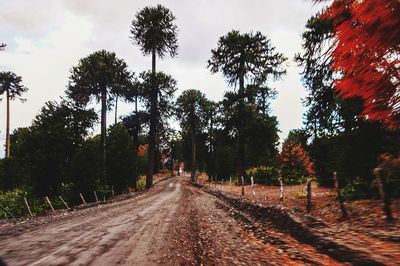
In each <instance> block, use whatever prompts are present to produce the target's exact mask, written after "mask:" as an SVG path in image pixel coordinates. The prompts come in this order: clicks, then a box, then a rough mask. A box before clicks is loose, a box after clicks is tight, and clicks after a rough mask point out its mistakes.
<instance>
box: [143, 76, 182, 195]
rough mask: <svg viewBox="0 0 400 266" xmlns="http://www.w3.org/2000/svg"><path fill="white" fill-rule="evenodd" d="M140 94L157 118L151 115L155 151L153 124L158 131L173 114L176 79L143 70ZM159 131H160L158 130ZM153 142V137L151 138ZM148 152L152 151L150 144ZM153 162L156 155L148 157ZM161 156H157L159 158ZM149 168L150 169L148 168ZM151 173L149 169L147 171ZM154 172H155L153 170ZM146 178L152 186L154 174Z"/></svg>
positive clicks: (145, 106)
mask: <svg viewBox="0 0 400 266" xmlns="http://www.w3.org/2000/svg"><path fill="white" fill-rule="evenodd" d="M137 86H138V94H139V97H140V98H141V100H142V102H143V103H144V108H145V110H146V111H147V112H148V113H150V115H151V116H154V117H155V118H156V119H155V120H154V121H153V122H152V121H151V117H150V138H151V137H154V139H153V140H154V143H153V145H154V146H153V152H154V151H155V145H156V139H155V135H154V136H152V135H151V129H152V127H151V125H152V123H153V129H157V132H158V131H159V130H160V129H161V125H162V123H163V122H165V123H166V120H167V119H168V118H170V117H171V116H172V115H173V108H172V103H173V101H172V99H173V97H174V93H175V91H176V81H175V80H174V79H173V78H172V77H171V76H169V75H167V74H164V73H162V72H158V73H155V74H153V73H152V72H150V71H148V72H142V73H140V75H139V80H138V83H137ZM158 133H159V132H158ZM149 143H150V144H151V139H150V140H149ZM148 153H150V145H149V150H148ZM148 159H149V160H153V161H152V162H150V161H149V162H148V167H149V165H151V167H153V166H154V155H153V156H152V157H150V156H149V157H148ZM158 159H159V158H157V160H158ZM147 170H149V169H147ZM147 173H148V174H149V171H148V172H147ZM151 173H153V172H151ZM147 177H149V178H146V186H149V187H151V185H152V183H153V174H151V175H150V176H149V175H148V176H147Z"/></svg>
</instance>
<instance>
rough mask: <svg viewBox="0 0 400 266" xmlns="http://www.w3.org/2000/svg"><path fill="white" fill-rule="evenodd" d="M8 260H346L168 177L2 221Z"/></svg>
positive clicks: (1, 240)
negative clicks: (143, 188) (108, 198)
mask: <svg viewBox="0 0 400 266" xmlns="http://www.w3.org/2000/svg"><path fill="white" fill-rule="evenodd" d="M0 257H1V258H2V259H3V260H4V261H5V262H6V263H7V264H8V265H11V266H12V265H155V264H161V265H179V264H184V265H200V264H205V265H233V264H235V265H298V264H301V265H305V264H309V265H341V264H351V263H350V262H346V261H345V262H343V261H337V260H336V259H337V258H336V259H335V257H334V256H333V257H332V256H329V254H328V255H327V254H326V253H323V252H322V253H321V252H320V251H319V250H318V247H315V246H313V245H309V244H305V243H301V242H299V241H298V240H296V239H295V238H293V237H291V236H290V235H289V234H287V233H284V232H281V231H279V230H276V229H274V228H273V227H271V226H268V224H259V223H258V222H257V221H255V220H252V219H251V217H247V216H246V215H244V214H242V213H240V212H239V211H237V210H235V209H234V208H232V207H231V206H228V205H227V203H226V202H223V201H222V200H221V199H218V198H217V197H215V196H213V195H210V194H209V193H206V192H205V191H204V190H203V189H201V188H196V187H193V186H191V185H190V184H189V183H188V177H187V176H186V177H177V178H171V179H166V180H163V181H160V182H159V183H157V184H156V185H155V186H154V188H152V189H151V190H150V191H148V192H145V193H142V194H140V195H138V196H136V197H134V198H131V199H126V200H123V201H119V202H115V203H110V204H105V205H100V206H96V207H92V208H89V209H85V210H81V211H78V212H75V213H73V214H68V215H65V216H62V215H61V216H60V217H58V219H51V220H49V222H46V221H45V222H40V223H35V222H31V223H27V224H16V225H9V226H3V227H1V228H0Z"/></svg>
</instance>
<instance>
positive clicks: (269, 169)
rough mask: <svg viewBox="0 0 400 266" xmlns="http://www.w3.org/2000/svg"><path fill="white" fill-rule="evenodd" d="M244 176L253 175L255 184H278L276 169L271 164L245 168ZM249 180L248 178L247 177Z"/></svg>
mask: <svg viewBox="0 0 400 266" xmlns="http://www.w3.org/2000/svg"><path fill="white" fill-rule="evenodd" d="M246 176H247V177H251V176H253V178H254V182H255V183H256V184H265V185H270V186H271V185H278V184H279V182H278V169H277V168H275V167H273V166H257V167H252V168H249V169H247V170H246ZM247 179H248V180H250V179H249V178H247Z"/></svg>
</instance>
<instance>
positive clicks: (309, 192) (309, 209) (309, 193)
mask: <svg viewBox="0 0 400 266" xmlns="http://www.w3.org/2000/svg"><path fill="white" fill-rule="evenodd" d="M306 199H307V203H306V207H307V212H308V213H310V212H311V179H310V178H308V179H307V187H306Z"/></svg>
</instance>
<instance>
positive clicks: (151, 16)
mask: <svg viewBox="0 0 400 266" xmlns="http://www.w3.org/2000/svg"><path fill="white" fill-rule="evenodd" d="M174 20H175V17H174V15H173V14H172V12H171V11H170V10H169V9H168V8H166V7H164V6H162V5H157V6H156V7H145V8H143V9H142V10H140V11H139V12H138V13H137V14H136V16H135V19H134V20H133V21H132V26H131V31H130V32H131V34H132V36H131V38H132V40H133V43H134V44H137V45H138V46H140V48H141V50H142V52H143V54H144V55H149V54H151V56H152V75H153V76H156V56H157V55H158V56H159V57H160V58H163V57H164V56H165V54H166V53H168V54H169V55H170V56H171V57H174V56H176V55H177V48H178V45H177V26H176V25H175V24H174ZM150 86H151V88H152V90H153V92H152V93H151V94H150V96H151V97H150V99H149V100H150V109H149V110H150V132H149V150H148V157H149V159H148V170H147V176H146V188H150V187H151V186H152V184H153V170H154V155H155V147H156V137H157V118H158V117H157V113H158V110H157V98H156V96H157V87H156V84H150Z"/></svg>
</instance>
